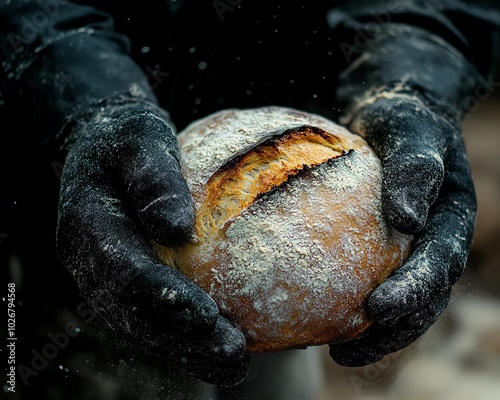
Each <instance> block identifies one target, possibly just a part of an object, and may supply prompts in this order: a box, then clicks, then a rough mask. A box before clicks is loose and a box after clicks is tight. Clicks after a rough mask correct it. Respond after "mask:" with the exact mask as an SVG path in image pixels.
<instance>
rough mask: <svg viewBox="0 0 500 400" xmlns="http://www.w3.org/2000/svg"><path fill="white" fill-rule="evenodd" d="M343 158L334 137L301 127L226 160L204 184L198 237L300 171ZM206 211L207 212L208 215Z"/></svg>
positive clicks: (215, 227) (336, 139)
mask: <svg viewBox="0 0 500 400" xmlns="http://www.w3.org/2000/svg"><path fill="white" fill-rule="evenodd" d="M343 154H346V152H345V150H344V149H343V148H342V146H341V144H340V143H339V140H338V138H337V137H335V136H333V135H330V134H328V133H327V132H325V131H323V130H321V129H317V128H314V127H308V126H304V127H301V128H295V129H291V130H289V131H286V132H284V133H283V134H282V135H281V136H278V137H274V138H271V139H268V140H267V141H265V142H264V143H262V144H260V145H258V146H257V147H255V148H253V149H251V150H249V151H248V152H247V153H246V154H244V155H242V156H239V157H236V158H235V159H232V160H230V161H229V162H228V163H226V164H225V165H224V166H223V167H221V168H220V169H219V170H218V171H217V172H216V173H215V174H214V175H212V177H211V178H210V179H209V180H208V182H207V185H206V193H207V196H206V197H205V199H204V200H203V203H202V204H201V206H200V208H199V211H198V212H199V213H200V214H202V215H203V219H202V220H197V222H201V223H198V224H197V225H196V227H195V229H196V231H197V233H198V234H201V232H206V231H210V230H213V229H217V228H218V227H219V225H220V224H221V223H224V222H226V221H227V220H229V219H231V218H233V217H234V216H236V215H238V214H239V213H240V212H241V211H242V210H243V209H245V208H246V207H248V206H249V205H250V204H252V203H253V202H254V201H255V200H256V199H257V198H258V197H259V196H261V195H262V194H264V193H267V192H269V191H270V190H272V189H274V188H276V187H278V186H280V185H281V184H283V183H284V182H286V181H287V180H288V178H289V177H290V176H293V175H296V174H297V173H299V172H300V171H301V170H303V169H304V168H308V167H309V168H311V167H315V166H317V165H319V164H322V163H324V162H326V161H328V160H331V159H335V158H337V157H340V156H342V155H343ZM208 210H210V211H208Z"/></svg>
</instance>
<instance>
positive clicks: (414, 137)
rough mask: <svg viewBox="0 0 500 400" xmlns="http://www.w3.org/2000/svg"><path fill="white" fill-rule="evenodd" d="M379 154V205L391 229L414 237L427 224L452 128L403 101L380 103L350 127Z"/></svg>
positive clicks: (442, 173) (427, 112) (436, 194)
mask: <svg viewBox="0 0 500 400" xmlns="http://www.w3.org/2000/svg"><path fill="white" fill-rule="evenodd" d="M353 129H356V130H357V131H358V132H360V133H361V134H362V135H363V136H364V137H365V138H366V140H367V141H368V142H369V143H370V145H372V147H373V148H374V150H375V151H376V152H377V153H378V155H379V157H380V159H381V162H382V169H383V174H384V175H383V184H382V199H383V206H384V210H385V213H386V215H387V217H388V218H389V221H390V222H391V224H392V226H393V227H394V228H395V229H397V230H398V231H400V232H402V233H407V234H410V233H411V234H413V233H416V232H418V231H419V230H420V229H422V227H423V226H424V225H425V221H426V219H427V215H428V212H429V208H430V206H431V205H432V203H433V202H434V201H435V200H436V198H437V196H438V193H439V189H440V187H441V184H442V181H443V177H444V164H443V158H444V153H445V149H446V147H445V145H446V143H445V142H444V141H443V140H438V138H446V137H448V136H450V135H449V132H448V131H449V130H450V129H452V127H451V125H449V124H447V123H446V122H444V120H442V119H440V118H439V117H437V116H436V115H435V114H434V113H432V112H430V111H428V110H426V109H424V108H422V107H421V106H420V105H419V104H418V103H415V102H413V101H408V100H407V99H402V98H394V99H389V100H379V101H377V102H375V103H373V104H372V105H370V106H368V107H366V108H365V109H364V110H363V111H362V112H361V113H360V115H359V116H357V118H356V120H355V121H354V123H353Z"/></svg>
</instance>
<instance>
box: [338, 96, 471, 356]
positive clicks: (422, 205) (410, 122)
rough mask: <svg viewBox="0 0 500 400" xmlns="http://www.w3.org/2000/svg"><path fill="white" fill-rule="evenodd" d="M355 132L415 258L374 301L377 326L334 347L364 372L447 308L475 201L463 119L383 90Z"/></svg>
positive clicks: (359, 114) (354, 124)
mask: <svg viewBox="0 0 500 400" xmlns="http://www.w3.org/2000/svg"><path fill="white" fill-rule="evenodd" d="M352 116H353V117H352V119H351V123H350V125H349V126H350V129H351V130H352V131H354V132H357V133H359V134H361V135H362V136H364V137H365V139H366V140H367V141H368V143H369V144H370V145H371V146H372V147H373V148H374V150H375V151H376V152H377V153H378V155H379V156H380V158H381V161H382V168H383V184H382V196H383V207H384V211H385V213H386V215H387V217H388V219H389V221H390V223H391V224H392V225H393V226H394V228H396V229H397V230H399V231H400V232H403V233H407V234H414V235H415V240H414V244H413V249H412V254H411V256H410V258H409V260H408V261H407V262H406V263H405V264H404V265H403V266H402V267H401V268H400V269H399V270H397V271H396V273H395V274H394V275H393V276H391V277H390V278H388V279H387V280H386V281H385V282H384V283H382V284H381V285H380V286H379V287H378V288H377V289H375V291H374V292H373V293H372V295H371V296H370V298H369V301H368V311H369V314H370V316H371V317H372V318H373V319H374V321H375V323H374V326H373V327H372V328H371V329H370V330H369V331H368V333H367V334H366V335H365V336H363V337H361V338H359V339H357V340H353V341H350V342H347V343H342V344H335V345H331V346H330V355H331V356H332V357H333V359H334V360H335V361H336V362H338V363H339V364H341V365H345V366H362V365H366V364H370V363H374V362H376V361H378V360H380V359H381V358H382V357H384V356H385V355H387V354H389V353H392V352H395V351H397V350H400V349H401V348H403V347H406V346H408V345H409V344H410V343H412V342H413V341H415V340H416V339H417V338H418V337H420V336H421V335H422V334H423V333H424V332H426V331H427V329H428V328H429V327H430V326H431V325H432V324H433V323H434V322H435V321H436V319H437V318H438V316H439V315H440V313H441V312H442V311H443V310H444V309H445V307H446V305H447V303H448V300H449V297H450V292H451V287H452V285H453V284H454V283H455V282H456V281H457V279H458V278H459V277H460V275H461V273H462V271H463V269H464V266H465V262H466V259H467V254H468V250H469V247H470V244H471V241H472V236H473V230H474V224H475V215H476V198H475V192H474V187H473V183H472V178H471V174H470V169H469V165H468V161H467V158H466V154H465V149H464V144H463V140H462V135H461V130H460V125H459V115H458V112H456V111H453V110H452V108H446V107H441V106H437V105H433V104H431V103H430V102H429V101H427V100H426V99H425V98H423V97H421V96H419V95H418V94H416V93H413V94H411V95H410V94H408V93H406V94H405V93H399V94H398V93H393V92H390V91H388V92H384V91H382V92H380V93H377V94H374V95H373V96H372V97H371V98H369V99H367V100H366V101H365V102H364V103H363V104H360V105H359V108H358V109H357V110H355V111H354V112H353V114H352Z"/></svg>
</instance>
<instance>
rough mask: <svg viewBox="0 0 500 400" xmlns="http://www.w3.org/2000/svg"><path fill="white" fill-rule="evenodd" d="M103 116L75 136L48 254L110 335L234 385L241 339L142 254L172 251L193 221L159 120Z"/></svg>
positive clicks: (149, 115) (141, 114)
mask: <svg viewBox="0 0 500 400" xmlns="http://www.w3.org/2000/svg"><path fill="white" fill-rule="evenodd" d="M149 108H150V109H147V107H145V106H144V105H141V104H139V105H137V104H128V105H127V104H122V105H111V106H107V107H103V108H102V109H101V111H100V112H98V113H97V114H94V115H92V117H91V118H90V120H89V121H88V122H87V123H85V124H82V126H81V127H79V128H77V129H75V132H76V133H74V134H73V137H72V138H71V142H72V145H71V149H70V151H69V154H68V156H67V159H66V162H65V165H64V170H63V175H62V182H61V191H60V203H59V219H58V229H57V248H58V253H59V255H60V258H61V260H62V262H63V264H64V265H65V266H66V267H67V268H68V269H69V271H70V272H71V273H72V274H73V276H74V277H75V279H76V281H77V283H78V285H79V287H80V289H81V292H82V294H83V295H84V296H86V298H87V300H88V301H89V303H91V304H90V305H92V306H93V307H94V309H95V310H96V311H97V312H98V314H99V315H100V316H101V317H102V318H103V319H104V320H105V321H106V322H107V323H108V324H109V325H110V326H111V327H112V328H113V329H114V330H116V331H119V332H120V333H122V334H124V335H126V336H127V337H128V338H129V339H130V340H132V341H134V340H135V341H137V343H138V345H140V346H144V347H145V351H146V350H148V351H149V352H150V353H152V354H157V355H158V357H159V359H163V358H166V359H167V360H168V362H169V363H178V364H179V365H180V366H182V367H184V368H185V369H186V370H187V371H189V372H190V373H192V374H193V375H195V376H196V377H198V378H199V379H202V380H204V381H207V382H210V383H215V384H218V385H222V386H230V385H233V384H235V383H238V382H240V381H241V380H242V379H243V378H244V377H245V375H246V371H247V363H248V360H247V358H246V355H245V339H244V336H243V334H242V333H241V331H240V330H239V329H238V328H236V327H235V326H234V325H232V324H231V323H230V322H229V321H227V320H226V319H225V318H223V317H222V316H220V315H219V312H218V308H217V306H216V304H215V302H214V301H213V300H212V299H211V298H210V297H209V296H208V295H207V294H206V293H205V292H203V291H202V290H201V289H200V288H199V287H198V286H197V285H195V284H194V283H192V282H191V281H190V280H188V279H187V278H186V277H184V276H183V275H182V274H180V273H179V272H178V271H177V270H175V269H173V268H171V267H169V266H166V265H163V264H162V263H160V262H159V261H158V259H157V258H156V257H155V255H154V254H153V252H152V251H151V248H150V247H149V245H148V242H149V240H151V239H153V240H155V241H157V242H158V243H161V244H163V245H174V244H178V243H180V242H181V241H183V240H185V239H186V238H187V237H188V236H189V235H190V233H191V230H192V225H193V220H194V213H193V205H192V199H191V195H190V192H189V190H188V187H187V185H186V182H185V181H184V179H183V177H182V175H181V172H180V167H179V157H180V153H179V147H178V144H177V140H176V138H175V136H174V133H173V132H172V129H171V128H170V127H169V125H167V123H166V122H165V118H163V116H162V115H161V111H160V110H158V109H155V107H154V106H152V105H149Z"/></svg>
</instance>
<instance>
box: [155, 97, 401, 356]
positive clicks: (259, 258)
mask: <svg viewBox="0 0 500 400" xmlns="http://www.w3.org/2000/svg"><path fill="white" fill-rule="evenodd" d="M179 141H180V145H181V154H182V168H183V174H184V176H185V178H186V180H187V182H188V185H189V187H190V190H191V192H192V195H193V198H194V204H195V210H196V220H195V232H194V234H193V238H192V240H191V241H190V242H189V243H187V244H184V245H182V246H179V247H176V248H166V247H162V246H159V245H155V250H156V252H157V254H158V256H159V257H160V259H161V260H162V261H164V262H165V263H166V264H168V265H170V266H172V267H175V268H178V269H179V270H180V271H181V272H182V273H184V274H185V275H187V276H188V277H189V278H190V279H192V280H193V281H194V282H196V283H197V284H198V285H199V286H200V287H201V288H202V289H204V290H205V291H206V292H207V293H208V294H210V296H211V297H212V298H213V299H214V300H215V302H216V303H217V304H218V306H219V308H220V312H221V313H222V314H223V315H225V316H226V317H227V318H229V319H230V320H231V321H233V322H234V323H235V324H237V325H238V326H239V327H240V328H241V329H242V331H243V333H244V334H245V337H246V339H247V350H248V351H249V352H270V351H280V350H285V349H291V348H303V347H306V346H311V345H320V344H325V343H331V342H342V341H346V340H350V339H353V338H356V337H357V336H358V335H360V334H361V333H362V332H363V331H365V330H366V329H367V328H368V327H369V326H370V324H371V321H370V318H369V316H368V315H367V312H366V303H367V299H368V296H369V295H370V293H371V292H372V291H373V290H374V288H375V287H377V286H378V285H379V284H380V283H381V282H383V281H384V280H385V279H386V278H387V277H388V276H389V275H390V274H391V273H392V272H394V271H395V270H396V269H397V268H398V267H399V266H401V264H402V263H403V262H404V261H405V260H406V258H407V257H408V254H409V250H410V245H411V237H409V236H406V235H403V234H400V233H398V232H397V231H395V230H394V229H393V228H392V227H391V226H390V225H389V223H388V221H387V220H386V218H385V216H384V213H383V211H382V204H381V164H380V161H379V159H378V158H377V156H376V155H375V153H374V152H373V151H372V150H371V149H370V147H369V146H368V145H367V143H366V142H365V141H364V140H363V139H362V138H361V137H359V136H356V135H353V134H351V133H349V132H348V131H347V130H346V129H345V128H343V127H341V126H339V125H337V124H335V123H334V122H332V121H330V120H328V119H326V118H323V117H321V116H319V115H315V114H310V113H306V112H302V111H299V110H295V109H290V108H284V107H261V108H254V109H229V110H223V111H220V112H218V113H215V114H213V115H209V116H207V117H205V118H203V119H201V120H198V121H196V122H194V123H192V124H191V125H190V126H188V127H187V128H186V129H185V130H184V131H183V132H181V133H180V134H179Z"/></svg>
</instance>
